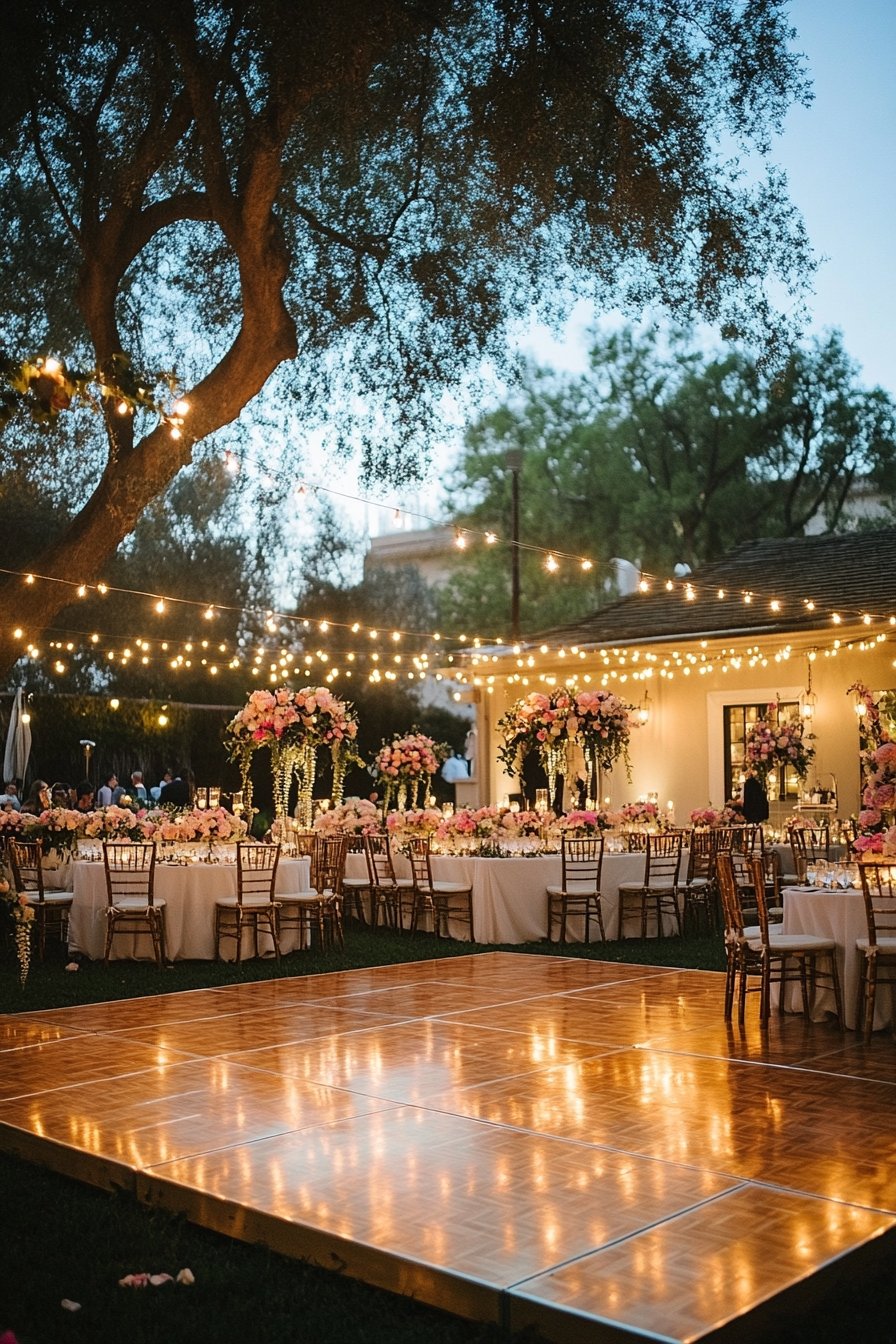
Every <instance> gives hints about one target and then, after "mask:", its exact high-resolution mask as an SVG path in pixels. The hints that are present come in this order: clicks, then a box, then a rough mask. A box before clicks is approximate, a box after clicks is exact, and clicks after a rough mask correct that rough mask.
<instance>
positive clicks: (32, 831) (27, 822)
mask: <svg viewBox="0 0 896 1344" xmlns="http://www.w3.org/2000/svg"><path fill="white" fill-rule="evenodd" d="M88 815H89V814H88ZM84 817H85V814H84V813H82V812H76V811H75V810H74V808H70V807H48V808H45V809H44V811H43V812H41V813H39V814H38V815H37V816H29V815H27V814H24V820H23V825H22V831H23V834H24V838H25V839H26V840H39V841H40V844H41V848H42V849H43V852H44V853H45V854H49V852H50V850H51V849H55V850H56V851H57V853H60V854H63V853H69V854H70V853H71V851H72V850H73V849H75V847H76V846H77V843H78V836H79V835H80V834H81V833H82V831H83V828H84Z"/></svg>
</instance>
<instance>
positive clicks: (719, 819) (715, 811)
mask: <svg viewBox="0 0 896 1344" xmlns="http://www.w3.org/2000/svg"><path fill="white" fill-rule="evenodd" d="M742 821H743V815H742V814H741V813H739V812H737V811H736V810H735V809H734V808H733V807H728V806H727V805H726V806H725V807H697V808H695V809H694V811H693V812H692V813H691V814H690V822H691V825H692V826H696V827H698V828H699V829H706V828H709V829H712V828H713V827H715V826H736V825H737V824H738V823H739V822H742Z"/></svg>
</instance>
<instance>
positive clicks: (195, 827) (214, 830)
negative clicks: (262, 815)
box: [138, 807, 248, 845]
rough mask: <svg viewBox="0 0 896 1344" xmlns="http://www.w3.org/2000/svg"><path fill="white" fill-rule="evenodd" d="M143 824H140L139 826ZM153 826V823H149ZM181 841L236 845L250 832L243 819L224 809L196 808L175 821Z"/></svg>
mask: <svg viewBox="0 0 896 1344" xmlns="http://www.w3.org/2000/svg"><path fill="white" fill-rule="evenodd" d="M139 824H141V823H139V822H138V825H139ZM147 824H149V825H152V822H149V821H148V822H147ZM173 824H174V825H175V826H176V827H177V831H178V835H177V838H178V840H180V841H182V842H183V841H186V842H187V843H189V842H191V841H204V840H207V841H208V843H209V845H212V844H215V843H219V844H234V845H235V844H236V842H237V841H238V840H242V839H243V837H244V836H245V835H246V833H247V831H248V825H247V823H246V822H245V821H243V819H242V817H237V816H234V814H233V813H232V812H228V811H227V809H226V808H223V807H194V808H192V809H191V810H190V811H189V812H184V813H182V814H181V815H180V816H178V817H176V818H175V819H174V822H173Z"/></svg>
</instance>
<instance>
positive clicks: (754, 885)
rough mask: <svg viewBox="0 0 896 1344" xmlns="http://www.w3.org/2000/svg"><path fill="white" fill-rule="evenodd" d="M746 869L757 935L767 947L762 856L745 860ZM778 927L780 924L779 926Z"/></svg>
mask: <svg viewBox="0 0 896 1344" xmlns="http://www.w3.org/2000/svg"><path fill="white" fill-rule="evenodd" d="M747 864H748V871H749V875H750V884H751V892H752V895H753V899H754V901H755V907H756V917H757V923H758V924H759V936H760V938H761V939H762V946H763V947H764V948H767V947H768V945H769V942H768V922H769V921H768V901H767V899H766V894H765V884H766V881H767V877H766V865H765V861H764V856H763V855H761V854H754V855H752V857H751V858H749V859H748V860H747ZM779 929H780V926H779Z"/></svg>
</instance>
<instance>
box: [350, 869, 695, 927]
mask: <svg viewBox="0 0 896 1344" xmlns="http://www.w3.org/2000/svg"><path fill="white" fill-rule="evenodd" d="M644 862H645V858H644V855H643V854H605V855H604V864H603V870H602V873H601V883H600V885H601V893H602V895H603V916H604V928H605V929H606V933H607V937H608V938H615V937H616V920H617V918H618V911H619V886H620V883H622V882H636V881H638V880H639V878H641V877H642V876H643V873H644ZM395 871H396V876H399V877H401V876H408V875H409V874H410V866H409V865H408V862H407V860H406V859H405V858H404V856H403V855H398V854H397V855H396V856H395ZM686 871H687V855H684V856H683V858H682V864H681V873H682V876H683V875H684V873H685V872H686ZM346 873H347V874H348V875H349V876H352V877H366V875H367V868H366V865H365V859H364V855H363V854H349V855H348V858H347V861H346ZM432 876H433V881H435V882H458V883H463V884H464V885H472V888H473V926H474V932H475V935H476V942H477V943H530V942H539V941H540V940H541V939H543V938H546V937H547V933H548V897H547V888H548V887H549V886H558V885H559V884H560V880H561V877H562V867H561V863H560V855H559V854H547V855H539V856H537V857H532V858H510V859H481V858H478V857H475V856H464V855H454V854H433V856H432ZM664 932H665V933H669V934H671V933H672V932H674V922H673V920H672V919H671V917H666V918H665V919H664ZM449 933H450V934H451V936H452V937H454V938H469V930H468V929H465V927H464V926H463V925H461V924H457V925H456V926H455V925H454V924H452V925H451V926H450V927H449ZM583 933H584V920H583V919H581V918H574V919H571V920H570V921H569V929H568V932H567V938H568V940H569V941H570V942H581V940H582V936H583ZM625 934H626V937H629V938H632V937H638V936H639V935H640V923H639V919H638V917H637V916H636V917H634V918H632V919H628V918H627V919H626V925H625ZM590 936H591V940H592V941H594V940H599V938H600V930H599V929H598V928H597V926H596V922H595V921H594V920H592V921H591V928H590Z"/></svg>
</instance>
